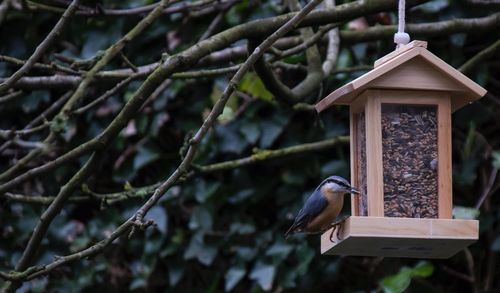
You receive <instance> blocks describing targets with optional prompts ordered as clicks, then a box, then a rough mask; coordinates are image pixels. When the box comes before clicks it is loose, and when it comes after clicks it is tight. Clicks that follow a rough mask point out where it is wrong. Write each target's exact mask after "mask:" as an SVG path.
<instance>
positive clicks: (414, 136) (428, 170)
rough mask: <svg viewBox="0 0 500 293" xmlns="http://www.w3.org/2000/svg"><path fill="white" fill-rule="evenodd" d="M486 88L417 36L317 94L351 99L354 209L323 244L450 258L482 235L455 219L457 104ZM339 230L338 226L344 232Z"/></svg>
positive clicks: (326, 103)
mask: <svg viewBox="0 0 500 293" xmlns="http://www.w3.org/2000/svg"><path fill="white" fill-rule="evenodd" d="M485 94H486V90H485V89H483V88H482V87H480V86H479V85H477V84H476V83H474V82H473V81H472V80H470V79H469V78H467V77H466V76H465V75H463V74H462V73H460V72H459V71H457V70H455V69H454V68H453V67H451V66H450V65H448V64H446V63H445V62H444V61H442V60H441V59H439V58H438V57H436V56H435V55H434V54H432V53H431V52H429V51H428V50H427V43H426V42H423V41H413V42H411V43H409V44H407V45H405V46H403V47H401V48H399V49H397V50H396V51H394V52H392V53H390V54H388V55H387V56H385V57H383V58H381V59H379V60H377V61H376V62H375V68H374V69H373V70H371V71H370V72H368V73H366V74H364V75H362V76H360V77H359V78H357V79H355V80H353V81H351V82H350V83H348V84H346V85H344V86H343V87H341V88H339V89H337V90H335V91H334V92H332V93H331V94H330V95H328V96H327V97H326V98H324V99H323V100H321V101H320V102H318V104H316V110H317V111H318V112H321V111H323V110H325V109H327V108H328V107H331V106H333V105H349V106H350V133H351V180H352V185H353V186H356V187H358V188H359V189H360V190H361V194H360V195H359V196H352V200H351V201H352V204H351V206H352V211H351V214H352V216H351V217H349V218H348V219H347V220H346V221H345V223H344V225H343V228H342V229H341V231H340V234H339V237H338V238H337V237H336V236H334V238H336V239H334V241H331V240H330V234H331V233H330V232H331V231H327V232H326V233H324V234H323V235H322V239H321V252H322V253H323V254H335V255H365V256H389V257H391V256H392V257H418V258H448V257H451V256H452V255H454V254H455V253H457V252H458V251H460V250H462V249H463V248H465V247H467V246H468V245H469V244H471V243H473V242H475V241H476V240H477V239H478V235H479V232H478V227H479V222H478V221H476V220H459V219H452V171H451V170H452V169H451V113H452V112H454V111H456V110H458V109H460V108H461V107H463V106H465V105H467V104H469V103H471V102H472V101H474V100H477V99H479V98H481V97H482V96H484V95H485ZM334 234H336V233H334Z"/></svg>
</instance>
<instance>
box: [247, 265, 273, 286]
mask: <svg viewBox="0 0 500 293" xmlns="http://www.w3.org/2000/svg"><path fill="white" fill-rule="evenodd" d="M275 273H276V268H275V267H274V266H272V265H267V264H263V263H261V262H258V263H257V264H255V266H254V268H253V269H252V272H251V273H250V279H252V280H254V281H256V282H257V284H259V286H260V287H261V288H262V290H264V291H270V290H271V289H272V288H273V281H274V275H275Z"/></svg>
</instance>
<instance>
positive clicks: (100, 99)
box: [73, 75, 136, 115]
mask: <svg viewBox="0 0 500 293" xmlns="http://www.w3.org/2000/svg"><path fill="white" fill-rule="evenodd" d="M135 77H136V76H135V75H131V76H129V77H127V78H126V79H124V80H122V81H120V82H119V83H117V84H116V85H115V86H114V87H113V88H111V89H109V90H107V91H106V92H105V93H104V94H102V95H101V96H100V97H98V98H97V99H95V100H93V101H92V102H90V103H88V104H87V105H85V106H82V107H80V108H78V109H76V110H75V111H73V114H75V115H81V114H82V113H84V112H86V111H88V110H89V109H90V108H92V107H94V106H95V105H97V104H99V103H101V102H103V101H105V100H106V99H108V98H109V97H111V96H113V95H115V94H117V93H118V92H120V91H121V90H123V89H124V88H125V87H127V85H128V84H129V83H130V82H131V81H132V80H134V78H135Z"/></svg>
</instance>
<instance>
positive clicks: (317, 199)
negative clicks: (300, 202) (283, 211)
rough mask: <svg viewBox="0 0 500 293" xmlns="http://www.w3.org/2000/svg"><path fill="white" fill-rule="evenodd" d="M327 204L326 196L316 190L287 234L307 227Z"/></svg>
mask: <svg viewBox="0 0 500 293" xmlns="http://www.w3.org/2000/svg"><path fill="white" fill-rule="evenodd" d="M327 206H328V201H327V200H326V198H325V197H324V196H322V195H321V193H320V192H319V191H318V190H316V191H314V192H313V193H312V194H311V195H310V196H309V198H308V199H307V200H306V203H305V204H304V206H303V207H302V209H301V210H300V211H299V214H298V215H297V217H296V218H295V222H294V223H293V225H292V227H290V229H289V230H288V232H287V234H288V233H290V232H293V231H296V230H301V229H303V228H305V227H306V226H307V224H308V223H309V222H311V221H312V220H313V219H314V218H315V217H316V216H317V215H319V214H320V213H321V212H322V211H323V210H324V209H325V208H326V207H327Z"/></svg>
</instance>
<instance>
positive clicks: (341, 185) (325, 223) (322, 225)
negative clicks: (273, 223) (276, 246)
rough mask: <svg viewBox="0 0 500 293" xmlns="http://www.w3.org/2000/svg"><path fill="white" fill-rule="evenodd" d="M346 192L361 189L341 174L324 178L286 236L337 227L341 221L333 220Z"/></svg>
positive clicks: (354, 192) (353, 192)
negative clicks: (352, 184)
mask: <svg viewBox="0 0 500 293" xmlns="http://www.w3.org/2000/svg"><path fill="white" fill-rule="evenodd" d="M346 193H352V194H359V191H358V190H357V189H356V188H354V187H352V186H351V185H350V184H349V182H348V181H347V180H345V179H344V178H342V177H339V176H330V177H328V178H326V179H325V180H323V182H321V184H320V185H319V186H318V187H317V188H316V190H314V192H313V193H312V194H311V195H310V196H309V198H308V199H307V201H306V203H305V204H304V206H303V207H302V209H301V210H300V211H299V214H298V215H297V217H296V218H295V221H294V222H293V225H292V226H291V227H290V229H288V231H286V233H285V238H287V237H288V235H289V234H290V233H300V232H302V233H321V232H324V231H326V230H327V229H329V228H331V227H334V228H335V227H336V226H337V225H338V224H339V223H338V222H336V223H334V222H333V221H334V220H335V218H336V217H337V216H338V215H339V213H340V211H341V210H342V206H343V205H344V194H346ZM333 231H335V229H334V230H333ZM333 231H332V235H333ZM337 234H338V231H337ZM332 235H330V239H331V238H332Z"/></svg>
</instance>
